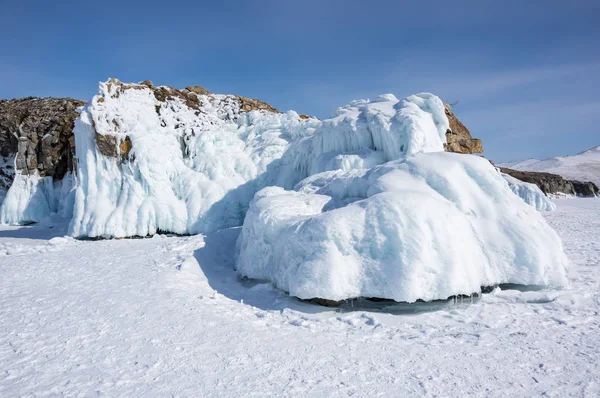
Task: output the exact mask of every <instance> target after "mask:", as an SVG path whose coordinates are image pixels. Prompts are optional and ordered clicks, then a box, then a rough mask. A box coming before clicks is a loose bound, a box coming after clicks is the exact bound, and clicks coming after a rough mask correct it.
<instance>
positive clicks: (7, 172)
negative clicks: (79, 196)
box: [0, 97, 85, 224]
mask: <svg viewBox="0 0 600 398" xmlns="http://www.w3.org/2000/svg"><path fill="white" fill-rule="evenodd" d="M84 103H85V102H83V101H79V100H74V99H72V98H36V97H27V98H18V99H12V100H0V205H1V207H0V224H6V223H15V224H17V223H28V222H32V221H39V219H40V217H42V218H43V217H45V216H47V215H48V214H49V213H48V212H53V211H61V212H62V207H61V206H63V205H65V204H63V203H60V204H59V203H57V202H56V200H58V201H61V200H62V199H63V198H65V196H64V195H63V196H61V194H60V192H59V191H60V190H61V189H62V188H57V187H62V186H65V187H67V186H69V187H70V186H72V183H73V182H72V181H71V177H72V171H73V167H74V162H73V158H74V153H75V140H74V138H73V122H74V120H75V119H76V118H77V116H78V115H79V114H78V112H77V109H78V108H79V107H80V106H82V105H83V104H84ZM63 178H66V179H67V180H66V181H65V184H63V183H62V180H63ZM14 179H16V181H15V184H13V180H14ZM13 185H14V187H13ZM57 189H58V191H57ZM5 198H6V200H7V202H6V203H5V200H4V199H5ZM59 208H60V209H59Z"/></svg>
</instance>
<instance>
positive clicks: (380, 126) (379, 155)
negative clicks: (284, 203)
mask: <svg viewBox="0 0 600 398" xmlns="http://www.w3.org/2000/svg"><path fill="white" fill-rule="evenodd" d="M448 128H449V124H448V118H447V117H446V114H445V110H444V104H443V102H442V101H441V100H440V99H439V98H438V97H436V96H435V95H433V94H428V93H423V94H417V95H411V96H409V97H407V98H404V99H401V100H398V99H397V98H396V97H395V96H394V95H393V94H384V95H380V96H379V97H377V98H376V99H375V100H372V101H369V100H358V101H353V102H351V103H350V104H349V105H346V106H344V107H341V108H338V109H336V111H335V112H334V115H333V117H332V118H330V119H327V120H324V121H323V122H322V123H321V124H320V125H319V126H318V127H317V129H316V131H315V133H314V135H313V136H311V137H309V138H306V139H305V140H302V141H300V142H298V143H296V145H294V146H293V147H292V148H290V150H289V151H288V152H287V153H286V154H285V155H284V158H283V163H284V164H288V165H292V166H293V167H292V168H293V169H294V170H297V171H300V173H301V175H302V178H304V177H307V176H309V175H313V174H316V173H320V172H322V171H327V170H336V169H342V170H350V169H357V168H368V167H373V166H375V165H377V164H381V163H384V162H386V161H390V160H394V159H398V158H399V157H401V156H405V155H412V154H415V153H419V152H439V151H443V150H444V143H445V142H446V131H447V130H448ZM286 177H287V175H286ZM296 177H297V176H296ZM296 182H297V181H296Z"/></svg>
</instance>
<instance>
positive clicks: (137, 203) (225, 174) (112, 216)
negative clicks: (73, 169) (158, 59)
mask: <svg viewBox="0 0 600 398" xmlns="http://www.w3.org/2000/svg"><path fill="white" fill-rule="evenodd" d="M198 99H199V102H200V103H201V106H200V109H199V110H195V109H193V108H190V107H188V106H187V105H186V104H184V103H183V101H182V100H181V99H180V98H177V97H174V98H171V99H167V100H165V101H159V100H157V99H156V98H155V96H154V94H153V92H152V90H151V89H149V88H148V87H146V86H141V85H127V88H125V89H122V88H121V86H119V85H115V84H110V83H101V84H100V90H99V93H98V95H96V96H95V97H94V98H93V100H92V101H91V102H90V103H89V104H88V105H87V106H86V107H85V109H84V110H83V111H82V113H81V116H80V118H79V119H78V120H77V121H76V124H75V139H76V147H77V157H78V161H79V162H78V178H79V184H78V186H77V194H76V199H75V210H74V217H73V221H72V223H71V228H70V233H71V234H72V235H73V236H89V237H94V236H104V237H125V236H135V235H139V236H146V235H152V234H154V233H156V232H157V231H169V232H175V233H180V234H184V233H199V232H207V231H215V230H218V229H222V228H226V227H230V226H236V225H241V223H242V221H243V217H244V214H245V210H246V207H247V205H248V203H249V202H250V200H251V199H252V197H253V195H254V193H255V192H256V191H257V190H258V189H260V188H262V186H264V185H263V184H266V182H263V180H265V179H266V178H267V177H266V176H267V174H268V173H267V170H268V168H269V166H270V165H271V164H272V163H273V162H274V161H276V160H278V159H279V158H280V157H281V156H282V154H283V153H284V152H285V150H286V149H287V148H288V146H289V144H290V142H291V141H293V140H297V139H299V138H301V137H303V136H305V135H308V134H311V133H312V132H313V130H314V127H315V126H316V124H318V121H317V120H316V119H308V120H303V119H301V118H300V117H299V116H298V114H297V113H295V112H293V111H290V112H287V113H283V114H276V113H269V112H264V111H252V112H249V113H242V112H241V111H240V107H239V103H238V102H237V101H236V100H235V97H234V96H229V95H219V94H211V95H198ZM95 134H101V135H113V136H115V137H116V141H117V146H119V142H121V141H123V140H125V139H126V137H127V138H129V139H130V140H131V144H132V150H131V152H130V154H129V159H128V160H125V161H122V160H121V159H120V157H116V158H113V157H107V156H105V155H103V154H102V153H100V151H99V150H98V147H97V145H96V141H95ZM117 149H118V148H117Z"/></svg>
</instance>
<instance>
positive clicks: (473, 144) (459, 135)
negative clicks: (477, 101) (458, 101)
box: [444, 104, 483, 153]
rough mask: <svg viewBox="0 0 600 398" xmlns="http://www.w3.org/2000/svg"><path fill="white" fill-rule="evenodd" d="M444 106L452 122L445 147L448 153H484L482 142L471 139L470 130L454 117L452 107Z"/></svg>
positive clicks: (477, 139)
mask: <svg viewBox="0 0 600 398" xmlns="http://www.w3.org/2000/svg"><path fill="white" fill-rule="evenodd" d="M444 106H445V108H446V116H447V117H448V121H449V122H450V130H448V131H447V132H446V144H445V146H444V149H445V150H446V152H458V153H483V145H482V144H481V140H480V139H479V138H472V137H471V133H470V132H469V129H467V128H466V127H465V125H464V124H462V123H461V121H460V120H458V118H457V117H456V116H454V113H453V112H452V107H451V105H449V104H444Z"/></svg>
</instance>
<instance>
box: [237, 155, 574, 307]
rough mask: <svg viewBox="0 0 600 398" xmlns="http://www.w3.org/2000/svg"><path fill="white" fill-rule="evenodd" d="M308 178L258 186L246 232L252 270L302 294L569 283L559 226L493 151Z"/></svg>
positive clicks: (413, 294)
mask: <svg viewBox="0 0 600 398" xmlns="http://www.w3.org/2000/svg"><path fill="white" fill-rule="evenodd" d="M298 189H299V190H300V191H301V192H297V191H285V190H283V189H282V188H276V187H271V188H266V189H264V190H262V191H260V192H258V193H257V194H256V197H255V199H254V200H253V202H252V203H251V205H250V209H249V211H248V213H247V215H246V219H245V221H244V225H243V229H242V234H241V237H240V240H239V242H238V243H239V255H238V259H237V269H238V272H239V273H240V274H241V275H243V276H247V277H249V278H253V279H259V280H268V281H271V282H273V283H274V284H275V285H276V286H277V287H279V288H280V289H283V290H285V291H287V292H289V293H290V294H291V295H293V296H297V297H300V298H303V299H309V298H315V297H318V298H322V299H330V300H343V299H348V298H354V297H378V298H387V299H393V300H396V301H406V302H414V301H416V300H418V299H421V300H435V299H445V298H447V297H450V296H452V295H457V294H471V293H473V292H478V291H479V290H480V287H481V286H491V285H495V284H499V283H515V284H522V285H544V286H563V285H565V284H566V283H567V280H566V267H567V266H568V261H567V258H566V257H565V255H564V253H563V249H562V244H561V241H560V238H559V237H558V235H557V234H556V233H555V232H554V230H552V228H550V227H549V226H548V224H547V223H546V222H545V221H544V219H543V218H542V216H541V214H540V213H538V212H537V211H536V210H535V209H534V208H533V207H531V206H529V205H527V204H526V203H525V202H524V201H523V200H521V199H520V198H518V197H517V196H516V195H515V194H514V193H513V192H512V191H511V190H510V188H509V187H508V185H507V183H506V182H505V181H504V179H503V178H502V177H501V176H500V174H499V173H498V172H497V171H496V170H495V168H494V167H493V166H492V165H491V164H490V163H489V161H487V160H485V159H483V158H479V157H476V156H468V155H462V154H452V153H445V152H440V153H420V154H417V155H414V156H409V157H406V158H403V159H400V160H397V161H392V162H388V163H386V164H384V165H382V166H378V167H375V168H373V169H370V170H362V171H354V172H350V173H343V172H341V173H340V172H327V173H324V174H323V175H320V176H312V177H311V178H310V182H308V183H306V182H303V183H301V184H299V185H298ZM311 191H312V192H313V193H307V192H311Z"/></svg>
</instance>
